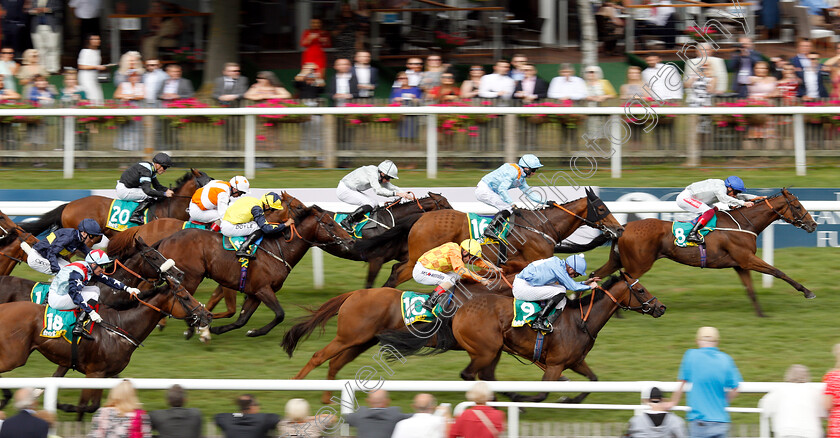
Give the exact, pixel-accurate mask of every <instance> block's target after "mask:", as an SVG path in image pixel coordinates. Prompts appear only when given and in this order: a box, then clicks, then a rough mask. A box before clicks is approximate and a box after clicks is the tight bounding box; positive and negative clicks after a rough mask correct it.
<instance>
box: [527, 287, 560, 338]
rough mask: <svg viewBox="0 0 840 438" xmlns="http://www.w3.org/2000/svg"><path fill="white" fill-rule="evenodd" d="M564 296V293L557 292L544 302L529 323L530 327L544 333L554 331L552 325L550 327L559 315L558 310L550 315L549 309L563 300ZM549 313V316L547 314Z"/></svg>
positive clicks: (552, 308)
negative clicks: (538, 312)
mask: <svg viewBox="0 0 840 438" xmlns="http://www.w3.org/2000/svg"><path fill="white" fill-rule="evenodd" d="M565 297H566V294H565V293H561V294H557V295H555V296H553V297H551V299H549V300H548V302H547V303H545V306H544V307H543V308H542V310H540V314H539V315H537V319H535V320H534V322H532V323H531V328H532V329H534V330H537V331H540V332H544V333H551V332H552V331H554V327H552V323H554V321H556V320H557V317H558V316H559V315H560V312H561V311H560V310H559V309H558V310H557V312H554V315H551V311H552V310H554V308H555V307H557V305H558V304H560V302H561V301H563V298H565ZM549 315H550V316H549Z"/></svg>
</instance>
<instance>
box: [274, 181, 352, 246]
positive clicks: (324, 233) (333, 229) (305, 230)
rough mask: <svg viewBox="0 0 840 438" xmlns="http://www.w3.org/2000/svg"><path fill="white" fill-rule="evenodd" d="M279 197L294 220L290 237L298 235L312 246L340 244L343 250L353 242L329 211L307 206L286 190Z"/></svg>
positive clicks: (315, 206)
mask: <svg viewBox="0 0 840 438" xmlns="http://www.w3.org/2000/svg"><path fill="white" fill-rule="evenodd" d="M280 197H281V199H282V202H283V206H284V209H287V210H288V214H289V217H291V218H292V219H293V220H294V221H295V228H296V231H293V232H292V233H293V234H292V237H291V238H295V237H300V238H302V239H303V240H304V241H306V242H307V243H309V244H310V245H314V246H330V245H341V247H342V249H343V250H344V251H349V250H350V246H351V245H352V244H353V242H354V240H353V238H352V236H350V234H348V233H347V231H345V230H344V228H342V227H341V226H339V225H338V223H336V221H335V220H334V219H333V216H332V215H331V214H330V213H328V212H326V211H324V210H322V209H321V207H318V206H317V205H313V206H312V207H307V206H306V205H304V204H303V203H302V202H300V200H298V199H297V198H295V197H294V196H292V195H289V194H288V193H286V192H283V193H282V194H281V195H280ZM295 233H296V234H295Z"/></svg>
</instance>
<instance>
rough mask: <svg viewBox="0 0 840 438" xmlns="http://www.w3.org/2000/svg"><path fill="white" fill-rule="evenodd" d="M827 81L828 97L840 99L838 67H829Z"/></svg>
mask: <svg viewBox="0 0 840 438" xmlns="http://www.w3.org/2000/svg"><path fill="white" fill-rule="evenodd" d="M829 80H830V81H831V93H830V94H829V97H831V98H832V99H838V98H840V65H835V66H834V67H831V70H830V71H829Z"/></svg>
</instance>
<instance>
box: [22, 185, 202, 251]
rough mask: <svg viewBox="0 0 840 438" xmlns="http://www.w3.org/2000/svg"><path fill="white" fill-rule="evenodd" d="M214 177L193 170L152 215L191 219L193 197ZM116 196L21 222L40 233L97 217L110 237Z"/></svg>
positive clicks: (81, 202) (89, 200)
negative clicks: (108, 226) (110, 217)
mask: <svg viewBox="0 0 840 438" xmlns="http://www.w3.org/2000/svg"><path fill="white" fill-rule="evenodd" d="M212 180H213V178H211V177H209V176H207V174H206V173H204V172H202V171H200V170H198V169H190V170H189V171H188V172H187V173H185V174H184V175H183V176H182V177H181V178H178V180H177V181H175V188H173V189H172V191H173V192H175V194H174V195H172V197H171V198H163V199H162V200H161V201H160V202H156V203H154V204H152V206H151V207H149V217H150V218H153V219H157V218H163V217H171V218H175V219H180V220H188V219H189V218H190V215H189V213H187V208H188V207H189V206H190V199H191V198H192V195H193V193H194V192H195V191H196V190H197V189H199V188H200V187H202V186H204V185H205V184H207V183H208V182H210V181H212ZM112 201H113V199H111V198H106V197H104V196H86V197H84V198H81V199H76V200H75V201H70V202H68V203H66V204H64V205H60V206H58V207H56V208H55V209H53V210H51V211H49V212H47V213H45V214H44V215H43V216H41V217H40V218H38V220H37V221H34V222H29V223H26V224H23V225H21V226H22V227H23V229H24V230H26V231H28V232H30V233H32V234H35V235H36V236H37V235H39V234H41V233H42V232H44V231H46V230H47V229H49V228H50V227H59V228H75V227H76V226H77V225H79V222H81V221H82V219H84V218H91V219H93V220H95V221H96V222H97V223H98V224H99V226H100V227H101V228H102V231H103V232H104V233H105V236H107V237H108V238H109V239H110V238H111V236H113V235H115V234H117V231H115V230H111V229H106V228H105V224H106V223H108V215H109V214H110V213H111V210H110V208H111V202H112Z"/></svg>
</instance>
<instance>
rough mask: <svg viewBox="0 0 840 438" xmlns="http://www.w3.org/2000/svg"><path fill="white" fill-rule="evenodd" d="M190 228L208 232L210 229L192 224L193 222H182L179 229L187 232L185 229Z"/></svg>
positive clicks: (196, 223) (195, 223)
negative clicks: (182, 224)
mask: <svg viewBox="0 0 840 438" xmlns="http://www.w3.org/2000/svg"><path fill="white" fill-rule="evenodd" d="M190 228H198V229H199V230H209V229H210V228H208V227H207V225H205V224H200V223H198V222H193V221H186V222H184V226H183V227H181V229H182V230H187V229H190Z"/></svg>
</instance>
